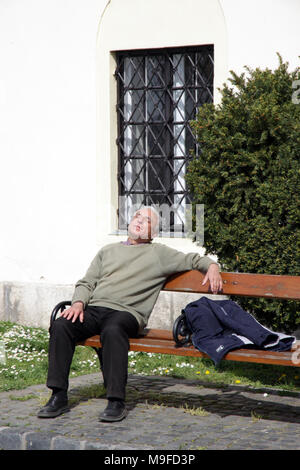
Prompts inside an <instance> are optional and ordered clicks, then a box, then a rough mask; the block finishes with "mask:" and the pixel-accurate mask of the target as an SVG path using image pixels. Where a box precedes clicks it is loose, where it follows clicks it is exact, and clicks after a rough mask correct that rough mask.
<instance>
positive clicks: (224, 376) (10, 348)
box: [0, 322, 300, 391]
mask: <svg viewBox="0 0 300 470" xmlns="http://www.w3.org/2000/svg"><path fill="white" fill-rule="evenodd" d="M48 339H49V335H48V331H47V330H46V329H42V328H32V327H26V326H22V325H18V324H14V323H10V322H0V346H2V348H1V350H2V351H3V349H4V352H5V354H4V356H3V355H2V356H1V357H0V391H6V390H14V389H15V390H16V389H22V388H26V387H28V386H30V385H34V384H39V383H45V382H46V377H47V370H48ZM3 345H4V348H3ZM98 371H99V361H98V357H97V355H96V353H95V352H94V351H93V349H91V348H87V347H84V346H78V347H77V348H76V350H75V354H74V358H73V362H72V365H71V371H70V378H72V377H75V376H78V375H83V374H89V373H94V372H98ZM129 373H131V374H140V375H157V376H172V377H177V378H187V379H193V380H197V379H198V380H199V385H200V384H202V385H210V384H211V385H212V386H214V387H216V386H220V387H222V386H224V385H235V384H238V385H243V386H250V387H255V388H276V389H280V390H282V391H284V390H288V391H300V370H299V368H297V367H283V366H271V365H265V364H251V363H238V362H231V361H223V362H221V364H220V366H219V367H215V366H214V364H213V362H212V361H211V360H210V359H200V358H193V357H180V356H171V355H164V354H154V353H143V352H132V351H130V352H129Z"/></svg>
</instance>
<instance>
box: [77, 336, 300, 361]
mask: <svg viewBox="0 0 300 470" xmlns="http://www.w3.org/2000/svg"><path fill="white" fill-rule="evenodd" d="M163 338H164V339H163ZM129 343H130V351H143V352H153V353H161V354H172V355H176V356H191V357H199V358H204V357H205V358H208V357H209V356H208V355H207V354H205V353H203V352H201V351H199V350H198V349H196V348H195V347H194V346H193V345H187V346H181V347H177V346H176V345H175V343H174V340H173V338H172V334H171V333H170V332H169V331H168V330H155V329H151V330H149V331H148V334H147V336H142V337H139V338H130V340H129ZM78 344H79V345H83V346H91V347H96V348H98V347H101V343H100V337H99V335H96V336H93V337H91V338H88V339H87V340H85V341H82V342H80V343H78ZM292 354H293V350H292V351H284V352H277V351H262V350H256V349H244V348H243V349H237V350H235V351H231V352H229V353H228V354H227V355H226V356H225V357H224V360H229V361H239V362H255V363H261V364H277V365H284V366H293V367H296V366H297V364H295V363H294V362H293V361H292ZM298 365H299V364H298Z"/></svg>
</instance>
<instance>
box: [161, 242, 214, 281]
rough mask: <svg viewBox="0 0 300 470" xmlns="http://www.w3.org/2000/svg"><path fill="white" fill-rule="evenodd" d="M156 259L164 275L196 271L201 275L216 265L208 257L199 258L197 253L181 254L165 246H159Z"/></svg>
mask: <svg viewBox="0 0 300 470" xmlns="http://www.w3.org/2000/svg"><path fill="white" fill-rule="evenodd" d="M158 257H159V260H160V264H161V266H162V270H163V273H164V275H166V276H170V275H171V274H175V273H179V272H183V271H189V270H191V269H198V270H199V271H201V272H202V273H206V272H207V270H208V268H209V266H210V265H211V264H217V265H218V263H216V262H215V261H213V260H212V259H211V258H209V257H208V256H200V255H199V254H198V253H187V254H186V253H182V252H181V251H177V250H175V249H173V248H169V247H167V246H165V245H160V248H159V250H158Z"/></svg>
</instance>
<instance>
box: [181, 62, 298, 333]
mask: <svg viewBox="0 0 300 470" xmlns="http://www.w3.org/2000/svg"><path fill="white" fill-rule="evenodd" d="M245 69H246V71H247V74H246V73H242V74H241V75H240V76H238V75H237V74H235V73H234V72H231V78H230V83H231V84H232V85H233V86H232V85H224V87H223V89H222V90H221V93H222V99H221V103H220V104H219V105H214V104H205V105H204V106H202V107H201V108H200V109H199V113H198V115H197V118H196V120H195V121H193V122H192V126H193V129H194V131H195V134H196V136H197V141H198V143H199V147H200V155H197V156H195V155H193V159H192V161H191V163H190V165H189V168H188V171H187V175H186V178H187V183H188V186H189V188H190V191H191V193H192V197H193V201H194V202H195V203H198V204H204V205H205V230H204V247H205V248H206V250H207V252H208V253H212V254H215V255H217V256H218V259H219V262H220V263H221V266H222V269H223V270H227V271H239V272H251V273H267V274H289V275H299V274H300V236H299V233H300V231H299V221H300V200H299V194H300V162H299V160H300V104H298V105H297V104H294V103H293V102H292V94H293V91H294V89H293V82H294V81H295V80H297V79H298V80H299V78H300V69H299V68H297V69H296V70H295V71H293V72H289V70H288V64H287V63H283V61H282V59H281V57H279V65H278V68H277V69H276V70H274V71H272V70H269V69H265V70H261V69H259V68H257V69H255V70H252V69H250V68H248V67H245ZM238 301H239V303H240V304H241V305H242V306H243V307H244V308H245V309H247V310H248V311H251V313H253V314H254V315H255V316H256V318H257V319H258V320H259V321H261V322H262V323H264V324H265V325H268V326H269V327H273V328H274V329H275V328H276V329H280V330H282V331H288V332H290V331H292V330H293V329H295V328H296V325H297V323H299V321H300V320H299V313H300V310H299V305H297V302H296V301H281V300H269V299H268V300H263V299H249V298H239V299H238Z"/></svg>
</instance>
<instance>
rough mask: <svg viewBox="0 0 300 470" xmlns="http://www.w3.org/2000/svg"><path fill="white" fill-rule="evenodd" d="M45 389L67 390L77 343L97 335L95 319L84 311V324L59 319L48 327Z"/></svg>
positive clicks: (77, 321)
mask: <svg viewBox="0 0 300 470" xmlns="http://www.w3.org/2000/svg"><path fill="white" fill-rule="evenodd" d="M49 332H50V339H49V352H48V363H49V366H48V377H47V387H49V388H52V389H54V388H59V389H62V390H67V389H68V385H69V372H70V367H71V363H72V359H73V355H74V351H75V346H76V343H77V342H78V341H82V340H84V339H86V338H88V337H90V336H93V335H95V334H97V332H98V333H99V326H98V322H97V318H94V316H93V315H91V314H90V313H89V311H85V314H84V322H83V323H81V322H80V321H79V320H78V319H77V320H76V321H75V322H74V323H72V320H67V319H66V318H63V317H60V318H58V319H57V320H55V321H54V322H53V324H52V325H51V327H50V330H49Z"/></svg>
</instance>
